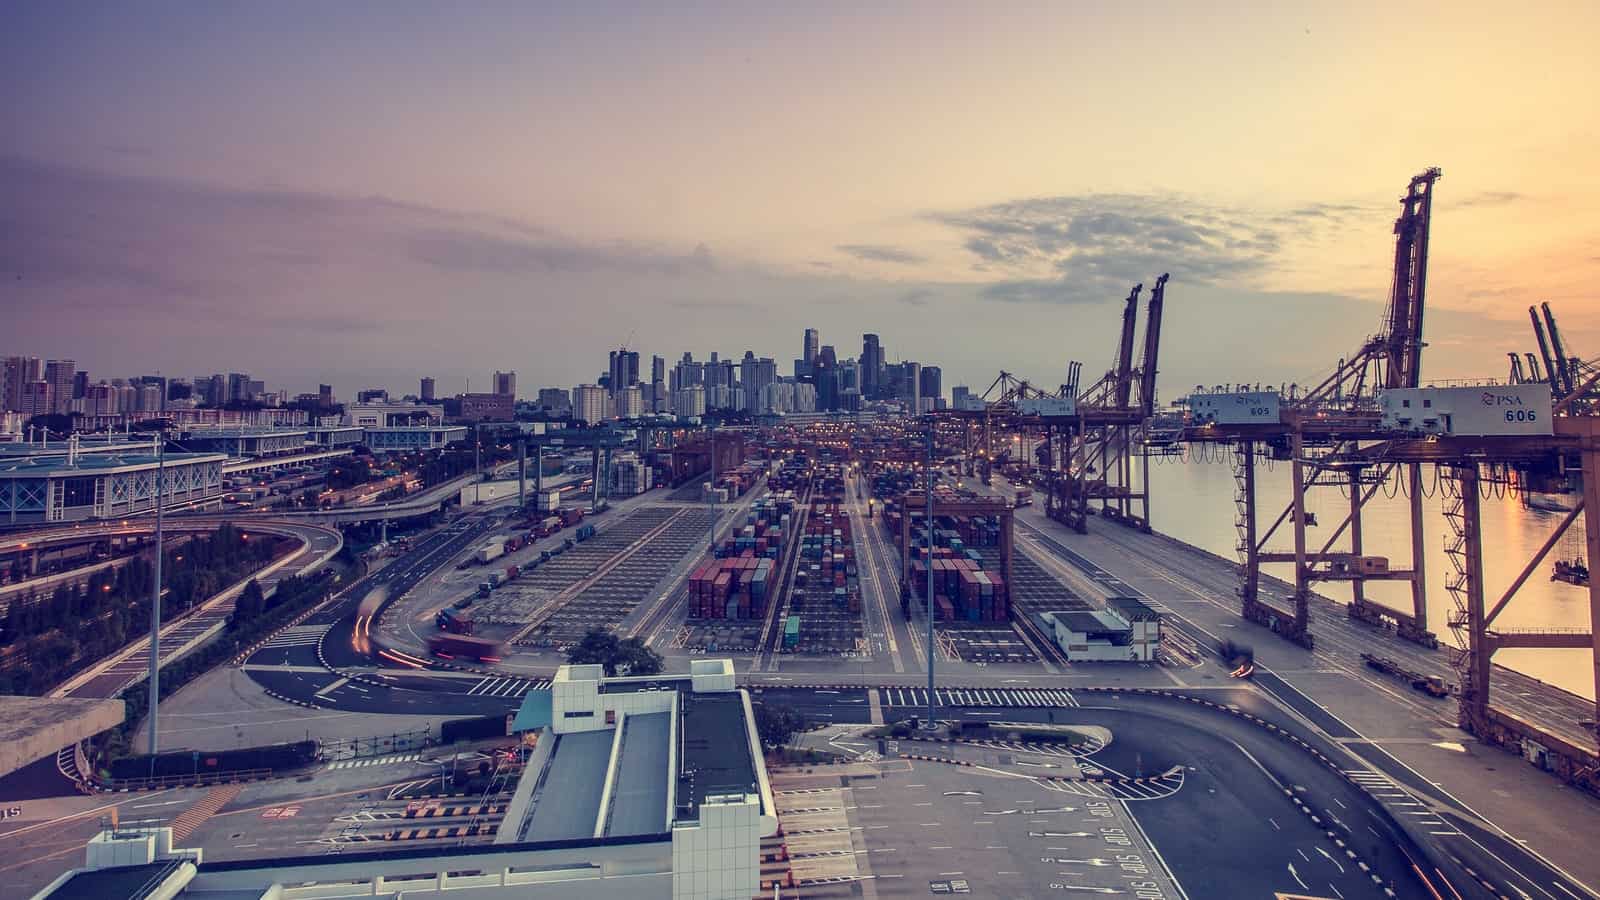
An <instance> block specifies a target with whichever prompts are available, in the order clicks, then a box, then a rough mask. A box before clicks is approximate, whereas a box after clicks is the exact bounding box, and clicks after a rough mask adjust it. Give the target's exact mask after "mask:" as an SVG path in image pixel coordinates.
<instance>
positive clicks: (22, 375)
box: [0, 356, 44, 410]
mask: <svg viewBox="0 0 1600 900" xmlns="http://www.w3.org/2000/svg"><path fill="white" fill-rule="evenodd" d="M43 380H44V360H42V359H40V358H39V357H37V356H8V357H6V358H5V363H4V365H3V366H0V408H4V409H8V410H20V409H22V392H23V386H24V385H27V384H30V383H32V382H35V381H43Z"/></svg>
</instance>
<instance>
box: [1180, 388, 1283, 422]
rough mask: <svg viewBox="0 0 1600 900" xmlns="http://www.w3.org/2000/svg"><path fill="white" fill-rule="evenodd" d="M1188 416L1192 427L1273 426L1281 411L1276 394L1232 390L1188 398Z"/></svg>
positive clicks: (1273, 392)
mask: <svg viewBox="0 0 1600 900" xmlns="http://www.w3.org/2000/svg"><path fill="white" fill-rule="evenodd" d="M1189 417H1190V420H1191V421H1192V423H1193V424H1195V425H1273V424H1276V423H1278V422H1279V421H1281V417H1282V412H1281V409H1280V403H1279V398H1278V393H1277V392H1276V391H1236V392H1233V393H1228V394H1191V395H1189Z"/></svg>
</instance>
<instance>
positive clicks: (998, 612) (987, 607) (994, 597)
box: [911, 547, 1011, 622]
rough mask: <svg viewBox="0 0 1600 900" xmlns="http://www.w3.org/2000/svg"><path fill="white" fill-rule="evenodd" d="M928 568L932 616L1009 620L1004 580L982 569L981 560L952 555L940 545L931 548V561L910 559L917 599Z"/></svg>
mask: <svg viewBox="0 0 1600 900" xmlns="http://www.w3.org/2000/svg"><path fill="white" fill-rule="evenodd" d="M971 552H972V551H968V553H971ZM930 567H931V568H930ZM930 570H931V572H932V574H933V605H934V618H935V620H937V621H941V622H952V621H963V622H1005V621H1009V620H1010V618H1011V602H1010V597H1009V595H1008V592H1007V589H1006V583H1005V580H1004V579H1002V578H1001V577H1000V575H999V574H998V573H995V572H987V571H984V569H983V564H982V562H981V561H979V560H976V559H972V558H970V557H968V556H956V555H955V553H954V551H952V550H950V549H949V548H944V547H941V548H936V549H935V550H934V558H933V559H932V560H931V561H927V562H924V561H923V560H916V561H914V562H913V563H912V564H911V580H912V585H913V589H914V592H915V596H916V598H917V601H918V602H921V600H922V598H923V597H926V596H927V590H928V575H929V572H930Z"/></svg>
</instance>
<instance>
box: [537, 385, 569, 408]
mask: <svg viewBox="0 0 1600 900" xmlns="http://www.w3.org/2000/svg"><path fill="white" fill-rule="evenodd" d="M539 408H540V409H543V410H548V411H549V412H553V413H560V412H570V411H571V410H572V394H571V393H570V392H568V391H567V389H566V388H539Z"/></svg>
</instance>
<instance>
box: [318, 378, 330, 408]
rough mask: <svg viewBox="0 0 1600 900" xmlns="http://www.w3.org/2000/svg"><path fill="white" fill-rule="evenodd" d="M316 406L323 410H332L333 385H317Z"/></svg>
mask: <svg viewBox="0 0 1600 900" xmlns="http://www.w3.org/2000/svg"><path fill="white" fill-rule="evenodd" d="M317 405H318V406H321V407H322V408H323V409H332V408H333V385H331V384H319V385H317Z"/></svg>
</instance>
